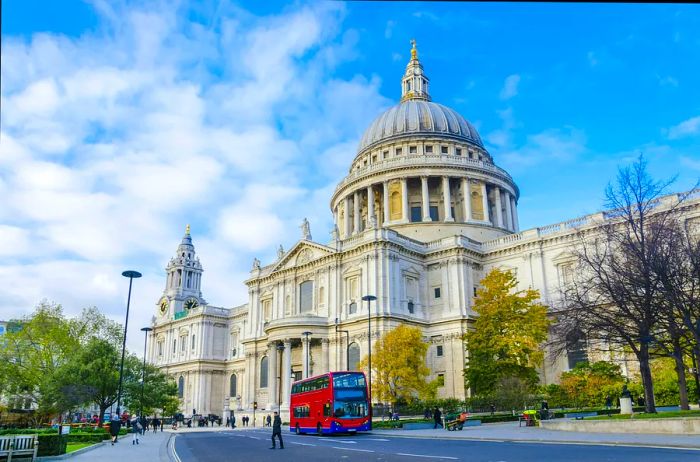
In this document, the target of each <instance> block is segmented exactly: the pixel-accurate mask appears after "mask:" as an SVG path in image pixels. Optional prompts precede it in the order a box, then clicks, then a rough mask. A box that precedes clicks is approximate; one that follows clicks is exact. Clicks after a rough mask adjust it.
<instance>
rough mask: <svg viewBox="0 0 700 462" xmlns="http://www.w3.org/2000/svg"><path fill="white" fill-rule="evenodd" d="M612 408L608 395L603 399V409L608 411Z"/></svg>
mask: <svg viewBox="0 0 700 462" xmlns="http://www.w3.org/2000/svg"><path fill="white" fill-rule="evenodd" d="M610 408H612V398H610V395H607V396H606V397H605V409H610Z"/></svg>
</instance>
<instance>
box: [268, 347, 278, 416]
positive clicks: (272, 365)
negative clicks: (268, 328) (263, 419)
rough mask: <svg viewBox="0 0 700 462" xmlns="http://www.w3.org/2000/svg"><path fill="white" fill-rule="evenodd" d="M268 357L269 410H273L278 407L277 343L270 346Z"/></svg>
mask: <svg viewBox="0 0 700 462" xmlns="http://www.w3.org/2000/svg"><path fill="white" fill-rule="evenodd" d="M267 355H268V360H267V403H268V406H267V409H273V408H275V407H276V406H277V375H278V374H279V368H278V366H277V343H275V342H272V343H270V344H269V345H268V349H267Z"/></svg>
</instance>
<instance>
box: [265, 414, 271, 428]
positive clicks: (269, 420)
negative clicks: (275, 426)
mask: <svg viewBox="0 0 700 462" xmlns="http://www.w3.org/2000/svg"><path fill="white" fill-rule="evenodd" d="M266 419H267V426H268V427H271V426H272V417H270V414H268V415H267V417H266Z"/></svg>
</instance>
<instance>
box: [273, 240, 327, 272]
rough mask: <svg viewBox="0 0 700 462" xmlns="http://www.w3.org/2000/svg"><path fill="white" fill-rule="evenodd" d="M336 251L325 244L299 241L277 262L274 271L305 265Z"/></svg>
mask: <svg viewBox="0 0 700 462" xmlns="http://www.w3.org/2000/svg"><path fill="white" fill-rule="evenodd" d="M334 253H335V250H334V249H332V248H330V247H327V246H325V245H321V244H317V243H315V242H311V241H299V242H297V243H296V244H295V245H294V247H292V248H291V249H289V251H287V253H285V254H284V256H283V257H282V259H281V260H279V261H278V262H277V264H276V265H275V266H274V267H273V268H272V272H275V271H280V270H284V269H289V268H296V267H300V266H304V265H306V264H308V263H310V262H312V261H314V260H318V259H319V258H323V257H326V256H328V255H332V254H334Z"/></svg>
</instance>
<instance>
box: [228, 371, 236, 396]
mask: <svg viewBox="0 0 700 462" xmlns="http://www.w3.org/2000/svg"><path fill="white" fill-rule="evenodd" d="M237 381H238V379H236V374H231V382H230V384H229V390H228V391H229V396H230V397H231V398H235V397H236V395H237V394H238V389H237V388H238V387H237V385H238V383H236V382H237Z"/></svg>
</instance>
